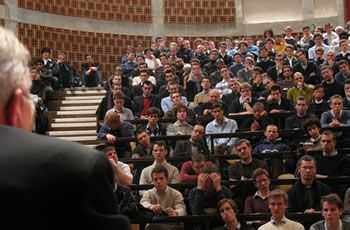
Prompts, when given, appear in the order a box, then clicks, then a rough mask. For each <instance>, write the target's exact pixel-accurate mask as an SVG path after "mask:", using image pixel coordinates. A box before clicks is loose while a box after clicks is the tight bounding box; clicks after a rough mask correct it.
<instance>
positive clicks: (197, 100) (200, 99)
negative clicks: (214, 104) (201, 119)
mask: <svg viewBox="0 0 350 230" xmlns="http://www.w3.org/2000/svg"><path fill="white" fill-rule="evenodd" d="M208 101H209V91H208V92H204V91H202V92H199V93H197V94H196V96H194V100H193V104H194V106H198V105H199V104H202V103H207V102H208Z"/></svg>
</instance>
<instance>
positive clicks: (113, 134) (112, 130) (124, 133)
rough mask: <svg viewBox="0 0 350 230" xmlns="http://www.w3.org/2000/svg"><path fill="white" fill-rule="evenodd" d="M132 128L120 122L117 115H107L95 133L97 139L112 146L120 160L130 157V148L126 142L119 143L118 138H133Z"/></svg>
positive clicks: (124, 122) (127, 123) (128, 124)
mask: <svg viewBox="0 0 350 230" xmlns="http://www.w3.org/2000/svg"><path fill="white" fill-rule="evenodd" d="M133 136H134V127H133V126H132V124H130V123H129V122H126V121H121V120H120V116H119V114H118V113H114V112H113V113H108V114H106V116H105V120H104V123H103V125H102V127H101V129H100V130H99V131H98V133H97V138H98V139H100V140H105V141H107V142H108V143H110V144H114V145H115V147H116V150H117V152H118V154H119V157H120V158H125V157H130V156H129V155H130V153H131V147H130V144H129V143H128V142H121V141H119V140H118V138H122V137H133Z"/></svg>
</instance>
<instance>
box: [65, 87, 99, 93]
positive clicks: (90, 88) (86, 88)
mask: <svg viewBox="0 0 350 230" xmlns="http://www.w3.org/2000/svg"><path fill="white" fill-rule="evenodd" d="M79 90H84V91H86V90H105V88H103V87H102V86H96V87H85V86H81V87H74V88H65V89H64V90H63V91H64V92H67V91H79Z"/></svg>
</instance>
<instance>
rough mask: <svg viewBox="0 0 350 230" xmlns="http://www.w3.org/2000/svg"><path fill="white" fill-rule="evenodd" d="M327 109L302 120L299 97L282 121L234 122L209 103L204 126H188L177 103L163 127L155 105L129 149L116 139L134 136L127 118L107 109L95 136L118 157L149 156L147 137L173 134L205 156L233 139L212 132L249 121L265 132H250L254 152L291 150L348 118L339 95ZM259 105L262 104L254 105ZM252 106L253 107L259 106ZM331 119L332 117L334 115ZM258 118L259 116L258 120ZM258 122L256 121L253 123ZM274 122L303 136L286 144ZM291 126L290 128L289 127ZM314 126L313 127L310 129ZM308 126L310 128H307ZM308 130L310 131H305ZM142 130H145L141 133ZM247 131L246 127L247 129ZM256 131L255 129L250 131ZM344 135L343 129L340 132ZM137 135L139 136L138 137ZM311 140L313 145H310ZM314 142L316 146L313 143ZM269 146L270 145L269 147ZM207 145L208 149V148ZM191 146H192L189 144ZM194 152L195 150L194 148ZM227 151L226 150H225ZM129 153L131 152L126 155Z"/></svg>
mask: <svg viewBox="0 0 350 230" xmlns="http://www.w3.org/2000/svg"><path fill="white" fill-rule="evenodd" d="M330 104H331V110H329V111H327V112H324V113H323V114H322V118H321V122H322V124H320V122H319V120H318V118H317V117H316V116H315V115H312V114H309V115H306V116H305V117H303V119H298V114H302V113H304V114H306V111H307V108H308V107H307V103H306V102H305V99H304V98H302V97H299V98H298V103H297V105H296V114H292V115H291V116H288V117H287V118H286V121H285V122H284V119H283V118H284V117H282V116H280V114H274V115H275V116H273V117H272V116H271V114H270V115H266V114H264V115H263V116H259V115H258V116H259V117H258V118H257V117H256V116H255V115H253V116H252V115H247V114H246V115H242V118H243V119H240V120H239V121H238V122H236V121H235V120H234V119H229V118H227V117H226V116H225V115H224V107H223V106H222V104H219V103H218V104H213V106H212V109H211V110H212V112H211V114H212V116H213V117H214V119H213V121H211V122H209V123H208V124H207V125H206V127H204V126H203V125H202V124H196V125H194V126H192V125H191V124H190V123H189V122H188V110H187V108H186V107H185V106H183V105H179V106H178V107H176V109H175V112H176V115H175V116H176V119H177V120H176V122H175V123H171V124H168V126H167V128H165V126H166V123H165V124H164V123H160V122H159V110H157V109H156V108H150V109H149V114H150V115H149V116H148V117H147V123H143V124H142V123H141V124H140V127H138V128H137V132H136V135H135V137H136V139H140V140H142V139H144V140H143V141H140V142H141V143H142V144H140V143H138V144H137V146H136V148H134V150H133V152H132V151H131V147H130V145H129V143H123V142H121V141H118V139H120V138H125V137H133V136H134V126H133V125H132V124H131V123H129V122H128V121H122V120H121V116H120V115H119V114H118V113H117V112H115V111H114V110H111V111H109V112H108V113H107V115H106V120H105V123H104V124H103V125H102V128H101V129H100V130H99V132H98V137H99V138H100V139H102V140H106V141H108V142H109V143H114V144H116V146H117V150H118V152H119V154H120V156H121V157H123V158H124V157H125V158H126V157H130V156H131V157H133V158H135V157H144V156H147V155H150V154H149V153H150V148H151V145H150V141H149V139H150V137H156V136H165V135H168V136H175V135H191V136H193V138H191V142H192V143H195V144H193V146H197V148H199V149H200V152H202V153H204V154H206V155H208V152H209V150H211V151H213V152H214V150H218V149H224V150H225V149H226V150H229V149H230V147H232V146H233V144H234V142H235V141H236V139H237V138H235V137H234V136H231V137H230V138H211V135H213V134H220V133H226V134H230V133H231V134H232V133H237V134H239V133H241V132H240V131H244V130H247V129H242V128H240V127H239V125H237V123H238V124H239V123H251V126H259V124H263V125H262V127H263V129H262V130H264V131H265V136H264V137H261V136H258V135H254V134H255V133H252V135H251V137H250V138H249V139H253V140H254V139H255V140H254V143H256V144H257V145H258V146H257V147H256V148H255V150H254V151H255V153H264V152H269V151H288V150H289V149H292V150H294V149H295V146H298V145H299V143H300V142H302V143H304V144H305V145H304V148H307V145H309V149H314V150H317V148H319V137H320V128H321V127H322V128H336V127H347V126H348V122H349V119H348V118H347V116H348V114H349V113H348V111H346V110H343V108H342V98H341V97H339V96H333V97H332V100H331V102H330ZM257 105H259V106H261V107H263V105H262V104H257ZM259 106H256V107H259ZM338 115H339V117H338V118H335V117H334V116H338ZM259 118H260V119H259ZM257 123H258V124H257ZM276 123H277V124H278V123H286V126H287V124H288V130H294V129H295V128H297V129H301V130H304V131H307V136H304V135H303V132H301V133H299V135H297V136H295V138H293V140H289V141H288V144H287V143H286V142H285V141H283V140H282V139H281V136H280V134H279V125H276ZM289 126H291V127H289ZM314 126H316V129H315V128H314ZM311 128H312V129H311ZM308 129H310V130H308ZM142 130H144V131H145V132H143V131H142ZM248 130H249V129H248ZM251 131H258V130H255V129H254V130H251ZM204 134H206V135H207V140H206V141H205V140H204ZM340 134H341V133H340V132H337V135H340ZM342 135H343V136H345V137H346V135H347V132H344V133H342ZM138 136H139V137H138ZM312 143H314V145H315V146H311V144H312ZM169 144H170V145H173V147H174V148H173V149H174V150H173V151H172V155H175V156H176V155H181V154H184V155H186V154H187V155H189V152H191V151H190V150H191V149H189V147H191V145H188V144H183V142H181V141H174V142H169ZM317 144H318V145H317ZM269 145H271V146H269ZM208 146H209V148H208ZM191 148H192V147H191ZM197 151H198V150H197ZM228 152H229V151H228ZM130 153H132V154H130Z"/></svg>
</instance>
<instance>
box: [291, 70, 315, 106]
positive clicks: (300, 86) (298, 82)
mask: <svg viewBox="0 0 350 230" xmlns="http://www.w3.org/2000/svg"><path fill="white" fill-rule="evenodd" d="M293 78H294V87H292V88H290V89H289V90H288V92H287V98H288V100H290V101H291V102H292V103H293V104H294V105H295V104H296V103H297V100H298V98H299V97H300V96H303V97H304V98H305V100H306V102H307V103H310V101H311V99H312V93H313V88H312V87H310V86H309V85H307V84H305V82H304V76H303V74H302V73H300V72H296V73H294V75H293Z"/></svg>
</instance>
